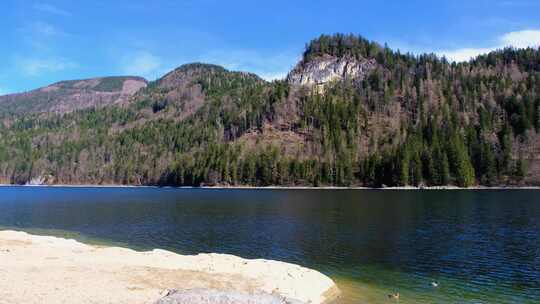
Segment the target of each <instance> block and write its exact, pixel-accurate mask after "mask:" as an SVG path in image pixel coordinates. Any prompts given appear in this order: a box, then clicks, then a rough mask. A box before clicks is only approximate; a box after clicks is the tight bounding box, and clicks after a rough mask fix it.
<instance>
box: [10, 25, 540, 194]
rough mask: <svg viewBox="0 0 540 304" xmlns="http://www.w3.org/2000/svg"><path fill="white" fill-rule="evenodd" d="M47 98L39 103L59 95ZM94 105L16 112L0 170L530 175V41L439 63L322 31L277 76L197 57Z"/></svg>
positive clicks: (83, 175)
mask: <svg viewBox="0 0 540 304" xmlns="http://www.w3.org/2000/svg"><path fill="white" fill-rule="evenodd" d="M75 84H76V82H75ZM66 86H68V87H69V86H73V83H72V82H66ZM141 86H142V85H141ZM96 87H97V85H96V86H92V88H93V89H92V91H99V92H102V91H101V90H103V91H106V90H104V89H99V90H98V89H96ZM105 87H107V86H105ZM112 87H115V86H112ZM116 88H117V89H118V86H116ZM66 90H67V89H66ZM58 100H60V99H58V98H50V102H49V103H46V104H47V105H49V104H56V105H61V104H65V103H66V102H67V101H68V100H72V99H64V100H63V101H62V102H60V101H58ZM97 105H100V104H99V103H96V104H93V105H90V106H89V107H78V108H71V110H69V111H68V110H63V111H60V113H61V115H60V114H59V115H47V116H43V115H42V114H39V112H40V111H35V110H33V109H30V108H27V109H26V110H25V109H22V108H21V109H20V110H19V111H18V112H17V113H18V114H17V115H22V114H24V117H22V116H16V115H15V116H13V117H15V118H14V119H13V121H11V122H10V123H9V124H5V125H4V127H3V128H2V129H1V130H0V179H1V180H2V181H3V182H5V183H26V182H28V181H30V180H34V181H39V182H45V183H61V184H132V185H194V186H199V185H217V184H219V185H258V186H265V185H288V186H294V185H302V186H306V185H312V186H322V185H337V186H374V187H382V186H404V185H416V186H421V185H426V186H435V185H458V186H471V185H478V184H481V185H488V186H495V185H540V137H539V135H538V130H539V129H540V50H538V49H504V50H500V51H496V52H492V53H490V54H488V55H485V56H479V57H478V58H476V59H474V60H472V61H470V62H467V63H450V62H448V61H446V60H445V59H443V58H438V57H437V56H435V55H432V54H424V55H420V56H413V55H410V54H402V53H399V52H397V51H393V50H391V49H390V48H388V47H383V46H381V45H379V44H377V43H375V42H372V41H368V40H366V39H364V38H362V37H357V36H352V35H340V34H337V35H333V36H324V35H323V36H321V37H319V38H318V39H315V40H313V41H311V42H310V43H309V44H308V45H307V47H306V50H305V52H304V56H303V58H302V60H301V61H300V62H299V63H298V65H297V66H296V67H295V68H294V69H293V70H292V71H291V72H290V73H289V75H288V77H287V79H286V80H283V81H274V82H266V81H264V80H262V79H261V78H259V77H258V76H256V75H253V74H249V73H243V72H231V71H228V70H226V69H224V68H222V67H219V66H215V65H206V64H200V63H196V64H189V65H184V66H181V67H179V68H178V69H176V70H174V71H172V72H170V73H168V74H166V75H165V76H164V77H163V78H161V79H158V80H157V81H154V82H151V83H149V84H148V86H147V87H145V88H142V89H141V90H139V91H137V92H136V93H135V94H134V95H132V96H131V97H130V98H128V99H125V100H124V101H123V102H112V103H110V104H108V105H102V104H101V106H97ZM0 107H2V103H0ZM51 108H52V107H51ZM60 108H61V109H62V107H60ZM0 111H5V110H0ZM13 115H14V114H13ZM18 117H20V118H18Z"/></svg>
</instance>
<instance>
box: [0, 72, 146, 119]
mask: <svg viewBox="0 0 540 304" xmlns="http://www.w3.org/2000/svg"><path fill="white" fill-rule="evenodd" d="M145 86H146V80H145V79H143V78H140V77H104V78H94V79H85V80H72V81H62V82H58V83H55V84H52V85H50V86H47V87H43V88H40V89H37V90H33V91H30V92H26V93H21V94H11V95H6V96H0V117H2V118H8V117H18V116H21V115H27V114H39V113H56V114H63V113H68V112H73V111H75V110H78V109H84V108H90V107H96V106H105V105H109V104H112V103H121V102H124V101H126V100H127V99H128V98H129V96H131V95H133V94H134V93H135V92H137V91H138V90H139V89H141V88H143V87H145Z"/></svg>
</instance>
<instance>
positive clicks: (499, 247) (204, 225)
mask: <svg viewBox="0 0 540 304" xmlns="http://www.w3.org/2000/svg"><path fill="white" fill-rule="evenodd" d="M4 228H10V229H17V230H26V231H29V232H33V233H38V234H53V235H58V236H66V235H67V236H69V237H75V238H77V239H79V240H81V241H85V242H105V243H109V244H117V245H123V246H129V247H132V248H135V249H139V250H147V249H153V248H164V249H168V250H172V251H175V252H178V253H182V254H195V253H199V252H219V253H229V254H234V255H238V256H242V257H246V258H265V259H275V260H282V261H287V262H292V263H297V264H300V265H303V266H306V267H310V268H314V269H317V270H319V271H321V272H323V273H325V274H327V275H329V276H331V277H332V278H333V279H334V280H335V281H336V282H337V283H338V286H339V287H340V288H341V289H342V291H343V292H344V295H343V299H342V302H343V303H367V304H371V303H392V302H393V301H391V300H388V299H387V297H386V295H387V294H389V293H393V292H399V293H400V294H401V299H400V303H505V304H506V303H519V304H523V303H540V191H535V190H511V191H502V190H482V191H480V190H478V191H458V190H452V191H376V190H373V191H371V190H350V191H349V190H214V189H154V188H45V187H44V188H41V187H2V188H0V229H4ZM432 281H438V282H439V283H440V286H439V288H433V287H432V286H431V282H432Z"/></svg>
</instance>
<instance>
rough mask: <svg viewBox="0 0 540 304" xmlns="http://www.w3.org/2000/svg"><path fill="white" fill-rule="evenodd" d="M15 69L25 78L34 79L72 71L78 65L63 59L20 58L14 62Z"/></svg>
mask: <svg viewBox="0 0 540 304" xmlns="http://www.w3.org/2000/svg"><path fill="white" fill-rule="evenodd" d="M15 63H16V64H15V65H16V68H17V69H18V70H19V71H21V73H22V74H23V75H25V76H30V77H36V76H41V75H43V74H45V73H54V72H60V71H64V70H69V69H74V68H76V67H78V65H77V64H76V63H74V62H72V61H70V60H67V59H65V58H22V57H18V58H16V60H15Z"/></svg>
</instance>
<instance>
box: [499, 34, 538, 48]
mask: <svg viewBox="0 0 540 304" xmlns="http://www.w3.org/2000/svg"><path fill="white" fill-rule="evenodd" d="M500 40H501V42H502V45H503V46H513V47H515V48H527V47H538V46H540V30H525V31H518V32H510V33H506V34H504V35H503V36H502V37H501V38H500Z"/></svg>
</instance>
